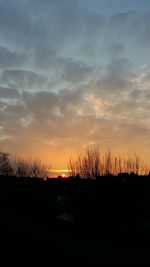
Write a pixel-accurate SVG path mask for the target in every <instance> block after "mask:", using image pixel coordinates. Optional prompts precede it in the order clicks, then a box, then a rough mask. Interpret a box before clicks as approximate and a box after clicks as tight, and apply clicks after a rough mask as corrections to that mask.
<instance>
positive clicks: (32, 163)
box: [12, 157, 50, 179]
mask: <svg viewBox="0 0 150 267" xmlns="http://www.w3.org/2000/svg"><path fill="white" fill-rule="evenodd" d="M12 168H13V174H14V176H16V177H31V178H43V179H45V178H46V177H47V176H48V172H49V170H50V166H49V167H48V166H47V165H46V164H44V163H42V161H41V160H40V159H39V158H35V159H29V160H28V159H23V158H20V157H15V158H13V159H12Z"/></svg>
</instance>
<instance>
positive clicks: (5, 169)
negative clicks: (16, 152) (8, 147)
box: [0, 151, 13, 176]
mask: <svg viewBox="0 0 150 267" xmlns="http://www.w3.org/2000/svg"><path fill="white" fill-rule="evenodd" d="M9 156H10V155H9V153H6V152H2V151H0V175H7V176H9V175H11V174H12V172H13V169H12V165H11V161H10V158H9Z"/></svg>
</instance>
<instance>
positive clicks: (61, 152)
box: [0, 0, 150, 168]
mask: <svg viewBox="0 0 150 267" xmlns="http://www.w3.org/2000/svg"><path fill="white" fill-rule="evenodd" d="M72 2H73V3H72ZM136 3H137V4H136ZM146 3H147V1H145V4H146ZM149 29H150V7H148V6H147V4H146V5H145V10H144V8H143V7H142V6H140V3H139V1H132V4H131V1H118V0H112V1H111V4H110V1H104V0H101V1H96V0H95V1H92V3H91V1H85V0H82V1H78V0H75V1H69V0H61V1H60V0H55V1H54V0H49V1H48V0H43V1H42V0H36V1H35V0H28V1H20V2H19V1H17V0H16V1H15V0H13V1H12V0H11V1H9V3H8V1H2V0H1V1H0V32H1V35H0V147H1V149H4V150H7V151H10V152H11V153H17V154H20V155H24V156H27V155H40V156H41V157H42V158H43V159H45V160H46V161H47V162H49V161H50V162H52V163H53V164H54V165H53V166H54V168H64V167H66V166H65V164H66V161H67V158H68V157H69V156H70V155H72V154H74V153H75V152H77V151H79V150H81V149H82V148H85V147H86V146H88V145H94V144H95V145H99V146H100V147H102V148H107V147H112V148H113V149H115V150H117V151H120V150H129V149H133V150H137V151H139V152H141V153H142V154H143V155H144V157H145V158H146V159H147V160H148V158H149V156H150V141H149V136H150V126H149V125H150V118H149V112H150V66H149V60H150V54H149V43H150V38H149V36H150V30H149Z"/></svg>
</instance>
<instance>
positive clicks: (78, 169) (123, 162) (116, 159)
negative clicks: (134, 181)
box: [68, 148, 149, 179]
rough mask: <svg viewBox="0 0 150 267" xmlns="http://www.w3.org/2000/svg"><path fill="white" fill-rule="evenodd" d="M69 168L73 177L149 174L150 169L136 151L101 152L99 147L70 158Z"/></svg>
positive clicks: (87, 177) (89, 177)
mask: <svg viewBox="0 0 150 267" xmlns="http://www.w3.org/2000/svg"><path fill="white" fill-rule="evenodd" d="M68 169H69V171H70V175H71V176H73V177H81V178H82V179H93V178H98V177H99V176H106V175H118V174H122V173H124V174H125V173H127V174H137V175H148V174H149V169H148V167H147V166H146V164H145V163H144V161H143V160H142V158H140V157H139V156H138V155H137V154H136V153H129V154H124V153H123V154H122V156H118V155H115V154H114V153H113V152H112V151H111V150H109V149H108V150H107V151H105V152H103V153H101V152H100V151H99V150H98V149H96V148H94V149H87V150H85V152H84V153H82V154H80V155H78V157H77V158H70V159H69V164H68Z"/></svg>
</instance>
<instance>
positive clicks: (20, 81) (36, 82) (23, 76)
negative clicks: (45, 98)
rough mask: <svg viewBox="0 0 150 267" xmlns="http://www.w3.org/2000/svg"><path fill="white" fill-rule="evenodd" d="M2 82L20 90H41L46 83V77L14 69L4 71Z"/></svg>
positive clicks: (0, 78)
mask: <svg viewBox="0 0 150 267" xmlns="http://www.w3.org/2000/svg"><path fill="white" fill-rule="evenodd" d="M0 81H1V83H2V84H6V85H7V86H10V87H13V88H17V89H19V90H24V89H26V90H32V89H35V90H39V89H40V88H41V87H42V86H43V84H44V83H45V82H46V77H45V76H43V75H41V74H40V75H39V74H37V73H35V72H33V71H26V70H20V69H13V70H5V71H3V73H2V75H1V77H0Z"/></svg>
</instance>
